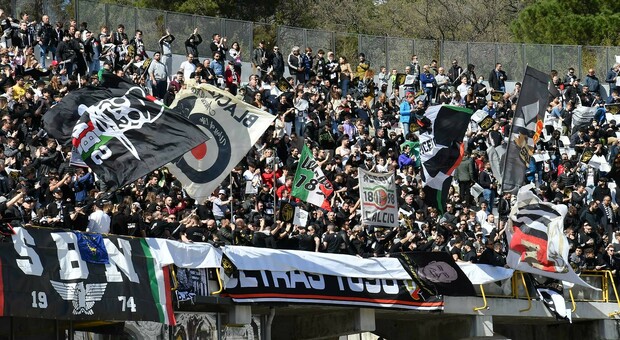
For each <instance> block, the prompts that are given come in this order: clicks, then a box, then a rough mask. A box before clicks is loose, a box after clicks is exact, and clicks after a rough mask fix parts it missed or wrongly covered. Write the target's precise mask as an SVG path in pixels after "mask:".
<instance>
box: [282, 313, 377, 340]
mask: <svg viewBox="0 0 620 340" xmlns="http://www.w3.org/2000/svg"><path fill="white" fill-rule="evenodd" d="M271 329H272V333H271V335H272V338H273V339H274V340H278V339H300V340H301V339H338V336H340V335H347V334H357V333H363V332H372V331H374V330H375V311H374V310H373V309H367V308H357V309H354V310H346V311H345V310H343V311H337V312H326V313H321V312H318V313H316V314H300V315H283V314H277V313H276V317H275V319H274V321H273V323H272V325H271Z"/></svg>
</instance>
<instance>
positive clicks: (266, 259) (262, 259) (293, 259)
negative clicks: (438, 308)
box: [224, 246, 411, 280]
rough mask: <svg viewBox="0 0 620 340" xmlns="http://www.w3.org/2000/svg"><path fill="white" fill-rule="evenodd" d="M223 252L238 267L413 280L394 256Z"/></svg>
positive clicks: (232, 249) (243, 249) (247, 250)
mask: <svg viewBox="0 0 620 340" xmlns="http://www.w3.org/2000/svg"><path fill="white" fill-rule="evenodd" d="M224 255H226V257H228V259H230V261H231V262H232V263H233V264H234V265H235V267H236V268H237V269H239V270H269V271H277V272H293V271H300V272H307V273H313V274H322V275H335V276H343V277H363V278H366V279H394V280H410V279H411V276H410V275H409V274H408V273H407V271H406V270H405V269H404V268H403V266H402V264H400V261H399V260H398V259H397V258H392V257H376V258H368V259H363V258H359V257H357V256H352V255H341V254H327V253H314V252H308V251H302V250H280V249H269V248H257V247H242V246H225V247H224Z"/></svg>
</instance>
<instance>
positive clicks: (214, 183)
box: [168, 85, 274, 200]
mask: <svg viewBox="0 0 620 340" xmlns="http://www.w3.org/2000/svg"><path fill="white" fill-rule="evenodd" d="M171 107H173V108H174V110H176V111H177V112H179V113H180V114H181V115H183V116H184V117H187V118H188V119H189V120H190V121H191V122H192V123H193V124H194V125H195V126H196V127H197V128H199V129H201V130H202V131H203V132H204V133H205V134H207V136H208V137H209V138H208V139H207V141H206V142H204V143H201V144H200V145H198V146H197V147H196V148H194V149H192V150H191V151H189V152H187V153H185V155H183V157H181V158H178V159H176V160H174V161H173V162H172V163H170V164H169V165H168V169H169V170H170V172H171V173H172V174H173V175H174V176H175V177H176V178H178V179H179V181H181V183H182V184H183V188H184V189H185V191H186V192H187V194H188V195H189V196H191V197H192V198H194V199H197V200H202V199H204V198H207V197H209V196H210V195H211V193H212V192H213V191H214V190H215V189H216V188H217V187H218V186H219V185H220V183H221V182H222V181H223V180H224V179H225V178H226V176H228V175H230V172H231V171H232V169H233V168H234V167H235V166H236V165H237V164H238V163H239V162H240V161H241V160H242V159H243V157H245V155H246V154H247V153H248V151H249V150H250V148H251V147H252V146H253V145H254V144H255V143H256V141H258V139H259V138H260V136H262V135H263V133H264V132H265V130H267V128H268V127H269V125H270V124H271V122H272V121H273V120H274V116H273V115H271V114H269V113H267V112H264V111H261V110H258V109H256V108H255V107H253V106H250V105H248V104H246V103H244V102H242V101H240V100H238V99H237V98H235V97H234V96H233V95H231V94H230V93H229V92H226V91H222V90H220V89H218V88H216V87H214V86H210V85H200V86H197V87H193V88H191V89H188V90H183V91H181V92H179V93H178V94H177V96H176V98H175V101H174V102H173V103H172V105H171Z"/></svg>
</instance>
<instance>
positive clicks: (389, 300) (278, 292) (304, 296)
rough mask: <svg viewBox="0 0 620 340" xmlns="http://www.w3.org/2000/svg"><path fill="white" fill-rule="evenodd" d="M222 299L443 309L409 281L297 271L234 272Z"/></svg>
mask: <svg viewBox="0 0 620 340" xmlns="http://www.w3.org/2000/svg"><path fill="white" fill-rule="evenodd" d="M231 269H232V268H231ZM222 296H228V297H231V298H232V299H233V300H234V301H235V302H248V303H249V302H286V303H314V304H326V305H347V306H350V305H358V306H369V307H374V308H402V309H415V310H428V311H431V310H443V306H444V302H443V299H442V298H441V297H438V296H426V295H422V294H420V288H419V287H418V286H417V285H416V284H415V283H414V282H413V281H411V280H393V279H365V278H350V277H341V276H332V275H321V274H310V273H305V272H300V271H292V272H275V271H268V270H246V271H243V270H234V271H233V272H232V276H229V277H228V281H227V283H226V289H225V290H224V292H223V293H222Z"/></svg>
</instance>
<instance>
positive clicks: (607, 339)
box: [595, 319, 620, 340]
mask: <svg viewBox="0 0 620 340" xmlns="http://www.w3.org/2000/svg"><path fill="white" fill-rule="evenodd" d="M595 322H596V323H597V326H598V327H597V331H598V337H596V338H597V339H600V340H612V339H614V340H615V339H620V329H619V327H620V320H617V319H608V320H598V321H595Z"/></svg>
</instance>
